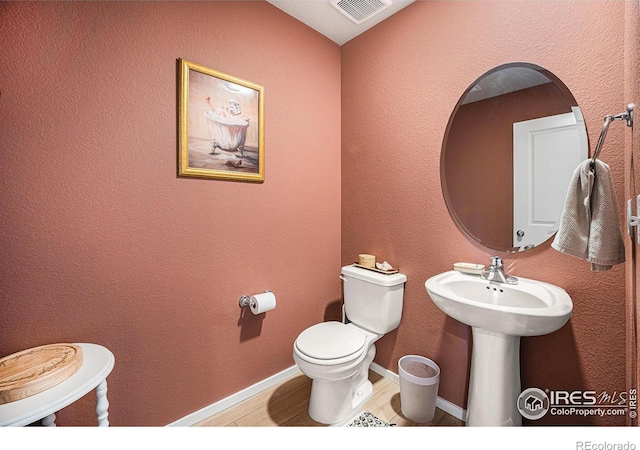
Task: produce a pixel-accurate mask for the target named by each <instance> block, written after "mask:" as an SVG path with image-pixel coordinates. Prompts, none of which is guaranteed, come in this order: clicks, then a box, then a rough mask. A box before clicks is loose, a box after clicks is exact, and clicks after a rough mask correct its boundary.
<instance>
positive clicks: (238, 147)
mask: <svg viewBox="0 0 640 450" xmlns="http://www.w3.org/2000/svg"><path fill="white" fill-rule="evenodd" d="M207 103H208V104H209V105H210V106H211V107H212V108H211V109H208V110H206V111H205V112H204V117H205V119H207V127H208V130H209V134H210V137H211V153H212V154H215V153H216V149H218V148H219V149H220V150H224V151H227V152H239V153H240V155H241V156H244V155H243V151H244V144H245V141H246V139H247V128H249V122H250V120H251V119H250V118H249V117H246V116H242V107H241V106H240V104H239V103H238V102H235V101H233V100H230V101H229V106H228V107H227V108H216V109H214V106H213V105H212V104H211V98H210V97H207Z"/></svg>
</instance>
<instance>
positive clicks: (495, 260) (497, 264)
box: [491, 256, 502, 269]
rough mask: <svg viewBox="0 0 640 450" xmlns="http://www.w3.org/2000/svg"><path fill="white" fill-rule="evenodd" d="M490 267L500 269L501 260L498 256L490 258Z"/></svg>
mask: <svg viewBox="0 0 640 450" xmlns="http://www.w3.org/2000/svg"><path fill="white" fill-rule="evenodd" d="M491 265H492V266H493V267H495V268H496V269H501V268H502V259H501V258H500V257H499V256H492V257H491Z"/></svg>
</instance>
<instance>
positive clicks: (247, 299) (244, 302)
mask: <svg viewBox="0 0 640 450" xmlns="http://www.w3.org/2000/svg"><path fill="white" fill-rule="evenodd" d="M267 292H271V291H270V290H269V289H267V290H266V291H264V293H265V294H266V293H267ZM238 303H240V308H246V307H247V306H251V296H250V295H243V296H242V297H240V301H239V302H238Z"/></svg>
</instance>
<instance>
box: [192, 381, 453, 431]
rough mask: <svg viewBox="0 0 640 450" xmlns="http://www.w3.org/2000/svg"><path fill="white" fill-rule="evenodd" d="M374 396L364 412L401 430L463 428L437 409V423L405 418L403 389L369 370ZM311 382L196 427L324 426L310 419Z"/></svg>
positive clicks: (290, 384)
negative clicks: (402, 399) (402, 397)
mask: <svg viewBox="0 0 640 450" xmlns="http://www.w3.org/2000/svg"><path fill="white" fill-rule="evenodd" d="M369 380H371V382H372V384H373V396H372V397H371V398H370V399H369V401H368V402H367V403H365V405H364V408H363V409H364V410H366V411H369V412H370V413H371V414H373V415H374V416H376V417H378V418H379V419H381V420H384V421H385V422H388V423H391V424H395V425H396V426H400V427H413V426H463V425H464V422H462V421H461V420H459V419H457V418H455V417H453V416H452V415H450V414H447V413H445V412H444V411H442V410H441V409H439V408H436V415H435V417H434V418H433V420H432V421H431V422H429V423H426V424H419V423H415V422H413V421H411V420H409V419H407V418H406V417H404V416H403V415H402V412H401V409H400V386H398V385H397V384H396V383H394V382H392V381H389V380H387V379H386V378H384V377H382V376H381V375H378V374H377V373H375V372H372V371H369ZM310 393H311V380H310V379H309V378H307V377H306V376H305V375H303V374H302V373H299V374H297V375H294V376H292V377H291V378H289V379H287V380H285V381H283V382H281V383H279V384H277V385H275V386H273V387H271V388H269V389H267V390H265V391H262V392H261V393H259V394H256V395H254V396H253V397H250V398H249V399H247V400H245V401H244V402H242V403H240V404H238V405H235V406H232V407H230V408H227V409H226V410H224V411H221V412H220V413H218V414H215V415H213V416H211V417H208V418H207V419H205V420H203V421H201V422H199V423H197V424H195V425H194V426H196V427H313V426H315V427H323V426H326V425H323V424H320V423H318V422H315V421H314V420H312V419H311V418H310V417H309V413H308V411H307V408H308V406H309V395H310Z"/></svg>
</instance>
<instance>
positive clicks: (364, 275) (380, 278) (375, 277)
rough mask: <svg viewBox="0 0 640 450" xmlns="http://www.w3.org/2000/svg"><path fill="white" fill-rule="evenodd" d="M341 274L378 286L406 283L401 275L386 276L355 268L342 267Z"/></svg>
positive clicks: (405, 279)
mask: <svg viewBox="0 0 640 450" xmlns="http://www.w3.org/2000/svg"><path fill="white" fill-rule="evenodd" d="M341 272H342V275H345V276H347V277H353V278H357V279H358V280H363V281H368V282H369V283H374V284H378V285H380V286H396V285H398V284H402V283H405V282H406V281H407V276H406V275H405V274H402V273H393V274H390V275H386V274H384V273H378V272H374V271H372V270H367V269H362V268H360V267H355V266H344V267H343V268H342V270H341Z"/></svg>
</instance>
